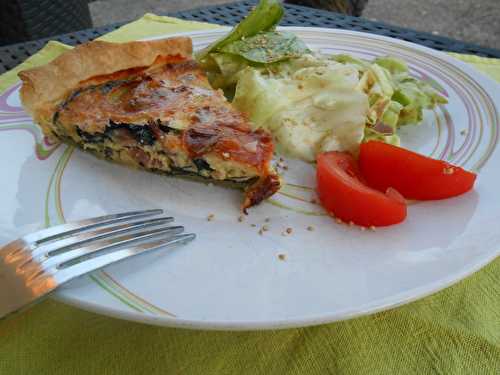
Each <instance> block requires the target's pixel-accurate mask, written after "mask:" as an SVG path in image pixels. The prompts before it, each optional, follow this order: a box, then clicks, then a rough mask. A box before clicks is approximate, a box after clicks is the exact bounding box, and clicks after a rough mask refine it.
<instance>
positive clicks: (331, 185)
mask: <svg viewBox="0 0 500 375" xmlns="http://www.w3.org/2000/svg"><path fill="white" fill-rule="evenodd" d="M316 177H317V186H318V196H319V199H320V201H321V204H322V205H323V207H325V209H326V210H327V211H328V212H329V213H331V214H333V215H335V216H336V217H338V218H340V219H341V220H343V221H346V222H349V221H352V222H353V223H355V224H358V225H362V226H367V227H369V226H372V225H373V226H386V225H392V224H397V223H400V222H402V221H403V220H404V219H405V218H406V203H405V201H404V198H403V197H402V196H401V195H400V194H399V193H398V192H397V191H396V190H394V189H389V190H388V191H387V192H386V193H385V194H384V193H381V192H379V191H377V190H374V189H372V188H370V187H368V186H367V185H365V183H364V180H363V177H362V176H361V174H360V171H359V168H358V165H357V162H356V160H355V159H354V158H353V157H352V155H350V154H348V153H345V152H335V151H332V152H326V153H323V154H320V155H319V156H318V158H317V169H316Z"/></svg>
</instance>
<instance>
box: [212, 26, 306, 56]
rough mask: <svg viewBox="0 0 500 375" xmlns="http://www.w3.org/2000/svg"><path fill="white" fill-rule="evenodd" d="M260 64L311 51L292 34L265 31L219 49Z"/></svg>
mask: <svg viewBox="0 0 500 375" xmlns="http://www.w3.org/2000/svg"><path fill="white" fill-rule="evenodd" d="M219 51H220V52H225V53H228V54H231V55H237V56H240V57H243V58H244V59H246V60H248V61H250V62H253V63H260V64H270V63H275V62H278V61H283V60H286V59H290V58H294V57H299V56H302V55H303V54H305V53H310V52H311V51H310V50H309V49H308V48H307V46H306V45H305V44H304V42H303V41H301V40H300V39H299V38H297V36H295V35H294V34H292V33H285V32H276V31H267V32H261V33H258V34H256V35H254V36H252V37H249V38H245V39H241V40H238V41H235V42H232V43H229V44H226V45H225V46H224V47H222V48H220V49H219Z"/></svg>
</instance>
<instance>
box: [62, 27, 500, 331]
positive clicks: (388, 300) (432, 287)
mask: <svg viewBox="0 0 500 375" xmlns="http://www.w3.org/2000/svg"><path fill="white" fill-rule="evenodd" d="M230 29H231V27H228V26H221V27H220V28H211V29H203V30H192V31H186V32H179V33H170V34H162V35H157V36H154V37H147V38H142V39H139V40H157V39H164V38H171V37H176V36H189V37H193V36H194V37H195V36H197V35H205V34H207V33H214V32H215V33H221V34H222V33H224V32H227V31H228V30H230ZM278 29H281V30H286V31H292V32H293V31H297V32H300V31H306V32H307V31H316V32H320V33H324V32H327V33H330V34H345V35H353V34H354V35H358V36H365V37H369V38H372V39H373V38H375V39H381V40H385V41H389V42H392V43H394V42H396V44H398V45H403V46H407V47H409V48H411V49H414V50H415V49H416V50H420V51H423V52H427V53H430V54H431V55H434V56H436V57H437V58H440V59H442V60H445V61H446V62H448V63H450V64H453V65H455V66H458V68H460V69H461V70H462V71H464V72H465V73H466V74H467V75H469V76H471V77H472V78H474V79H476V80H477V83H479V84H480V86H482V88H483V89H485V90H486V91H487V92H488V94H489V95H490V94H491V91H494V90H495V86H497V85H498V84H497V83H496V82H495V81H494V80H492V79H491V78H489V77H488V76H486V75H485V74H484V73H482V72H481V71H479V70H476V69H474V68H473V67H471V66H470V65H468V64H466V63H465V62H463V61H460V60H458V59H456V58H454V57H453V56H451V55H448V54H447V53H445V52H442V51H438V50H434V49H432V48H429V47H426V46H422V45H419V44H415V43H412V42H408V41H404V40H400V39H396V38H392V37H388V36H383V35H378V34H372V33H367V32H360V31H355V30H343V29H337V28H321V27H304V26H285V27H279V28H278ZM496 96H499V97H500V93H499V94H498V95H495V97H496ZM493 99H494V98H492V101H493V102H494V103H495V104H496V103H497V102H496V101H494V100H493ZM495 109H496V107H495ZM496 115H497V118H498V116H499V114H498V110H497V113H496ZM498 256H500V247H499V249H498V250H496V251H495V252H492V253H488V254H486V255H485V256H483V257H480V258H478V259H477V261H476V262H475V263H473V264H472V265H469V266H468V267H464V268H462V269H461V270H459V271H457V272H454V273H452V274H448V275H447V276H446V277H443V278H441V279H439V280H436V281H433V282H432V283H430V284H426V285H425V286H421V287H417V288H413V289H410V290H407V291H404V292H401V293H397V294H393V295H391V296H389V297H385V298H381V299H378V300H375V301H373V302H372V303H370V304H368V305H362V306H360V307H358V308H356V309H353V308H351V309H344V310H337V311H336V312H333V313H326V314H317V315H307V316H303V317H290V318H287V319H279V320H266V321H247V320H230V321H227V320H226V321H217V320H207V321H204V320H192V319H182V318H179V317H175V318H173V317H169V316H167V315H152V314H146V313H141V312H137V311H132V310H130V311H126V310H120V309H118V308H113V307H110V306H107V305H102V304H98V303H94V302H90V301H85V300H81V299H78V298H77V297H75V296H71V295H68V294H67V293H64V290H59V291H56V292H55V293H54V294H53V295H52V298H54V299H55V300H57V301H60V302H63V303H66V304H68V305H71V306H74V307H78V308H81V309H83V310H86V311H89V312H93V313H97V314H101V315H105V316H108V317H113V318H119V319H124V320H129V321H134V322H139V323H145V324H151V325H156V326H165V327H178V328H187V329H202V330H228V331H252V330H271V329H286V328H297V327H308V326H315V325H320V324H327V323H332V322H336V321H343V320H349V319H354V318H358V317H362V316H367V315H371V314H374V313H377V312H381V311H386V310H390V309H393V308H396V307H399V306H402V305H405V304H408V303H411V302H414V301H416V300H419V299H422V298H425V297H427V296H430V295H433V294H435V293H437V292H440V291H442V290H444V289H446V288H448V287H450V286H452V285H454V284H456V283H458V282H459V281H461V280H463V279H465V278H467V277H469V276H471V275H472V274H474V273H475V272H477V271H479V270H480V269H482V268H483V267H485V266H487V265H488V264H490V263H491V262H493V261H494V260H495V259H496V258H497V257H498Z"/></svg>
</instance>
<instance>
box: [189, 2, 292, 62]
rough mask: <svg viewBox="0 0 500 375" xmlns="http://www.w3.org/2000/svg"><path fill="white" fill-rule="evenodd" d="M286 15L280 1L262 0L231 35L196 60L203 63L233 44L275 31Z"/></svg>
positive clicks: (210, 47)
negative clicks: (210, 55)
mask: <svg viewBox="0 0 500 375" xmlns="http://www.w3.org/2000/svg"><path fill="white" fill-rule="evenodd" d="M284 13H285V10H284V9H283V6H282V4H281V1H280V0H261V1H260V2H259V3H258V4H257V6H256V7H255V8H254V9H253V10H252V11H251V12H250V13H249V14H248V15H247V16H246V17H245V19H243V20H242V21H241V22H240V23H239V24H238V25H236V26H235V27H234V28H233V29H232V30H231V32H230V33H229V34H227V35H226V36H225V37H223V38H221V39H219V40H216V41H215V42H214V43H212V44H210V45H209V46H207V47H206V48H204V49H203V50H201V51H200V52H198V53H197V54H196V59H197V60H198V61H200V62H203V60H204V59H205V58H206V57H207V56H208V55H209V54H210V53H211V52H217V51H219V50H220V49H221V48H223V47H224V46H226V45H228V44H230V43H232V42H236V41H238V40H241V39H242V38H243V39H244V38H248V37H252V36H254V35H255V34H257V33H259V32H262V31H269V30H272V29H274V27H275V26H276V25H277V24H278V23H279V22H280V20H281V18H282V17H283V15H284Z"/></svg>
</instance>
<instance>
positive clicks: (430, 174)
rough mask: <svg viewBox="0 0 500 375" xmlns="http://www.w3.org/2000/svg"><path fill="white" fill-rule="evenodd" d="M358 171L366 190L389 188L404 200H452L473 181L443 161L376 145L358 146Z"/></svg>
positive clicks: (393, 147)
mask: <svg viewBox="0 0 500 375" xmlns="http://www.w3.org/2000/svg"><path fill="white" fill-rule="evenodd" d="M359 168H360V170H361V174H362V175H363V177H364V178H365V180H366V182H367V183H368V185H369V186H371V187H373V188H374V189H377V190H380V191H386V190H387V189H388V188H389V187H392V188H394V189H396V190H397V191H398V192H400V193H401V194H402V195H403V196H404V197H405V198H407V199H418V200H433V199H444V198H450V197H454V196H456V195H460V194H463V193H465V192H467V191H469V190H471V189H472V187H473V185H474V181H475V180H476V175H475V174H474V173H471V172H467V171H465V170H464V169H462V168H460V167H456V166H454V165H451V164H449V163H447V162H445V161H442V160H436V159H431V158H429V157H426V156H423V155H420V154H417V153H415V152H413V151H409V150H406V149H404V148H401V147H397V146H393V145H389V144H387V143H383V142H377V141H370V142H366V143H363V144H361V147H360V152H359Z"/></svg>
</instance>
